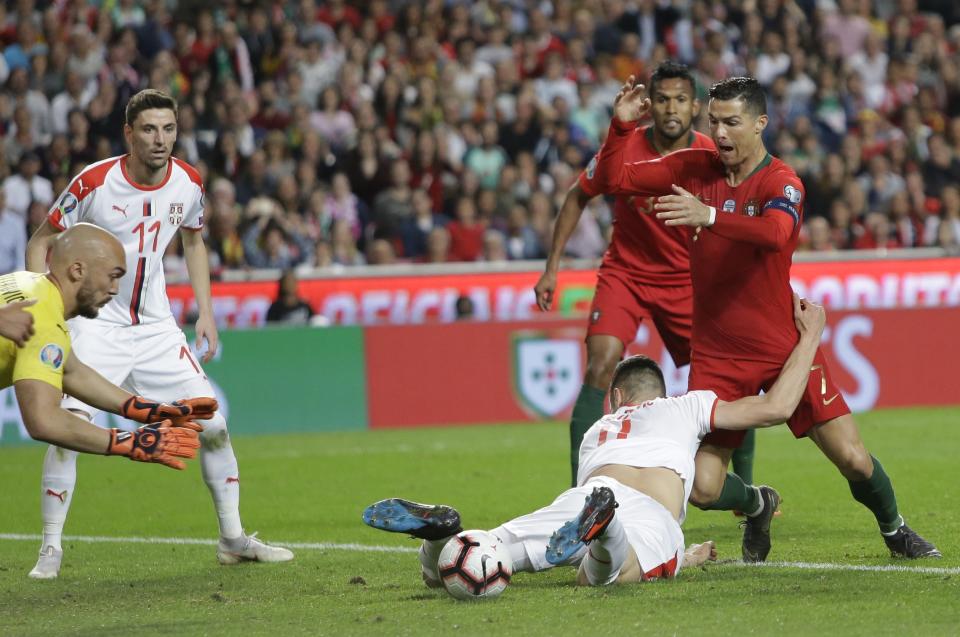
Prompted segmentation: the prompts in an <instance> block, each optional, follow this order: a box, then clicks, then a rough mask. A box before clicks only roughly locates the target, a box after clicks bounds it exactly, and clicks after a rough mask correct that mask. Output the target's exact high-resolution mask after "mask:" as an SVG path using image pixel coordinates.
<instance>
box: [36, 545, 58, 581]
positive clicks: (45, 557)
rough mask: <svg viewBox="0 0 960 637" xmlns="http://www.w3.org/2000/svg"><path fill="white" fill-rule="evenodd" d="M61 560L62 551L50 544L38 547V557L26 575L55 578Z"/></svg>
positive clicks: (38, 577)
mask: <svg viewBox="0 0 960 637" xmlns="http://www.w3.org/2000/svg"><path fill="white" fill-rule="evenodd" d="M62 561H63V551H58V550H57V549H55V548H53V547H52V546H45V547H43V548H42V549H40V559H38V560H37V565H36V566H34V567H33V570H32V571H30V572H29V573H28V574H27V575H28V576H29V577H32V578H33V579H56V577H57V576H58V575H60V562H62Z"/></svg>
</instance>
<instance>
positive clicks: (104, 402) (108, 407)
mask: <svg viewBox="0 0 960 637" xmlns="http://www.w3.org/2000/svg"><path fill="white" fill-rule="evenodd" d="M63 391H64V393H65V394H68V395H70V396H73V397H74V398H78V399H80V400H82V401H83V402H85V403H86V404H88V405H90V406H91V407H95V408H97V409H99V410H100V411H108V412H110V413H111V414H119V413H120V411H121V409H122V407H123V404H124V403H125V402H127V400H128V399H129V398H130V397H131V396H133V394H131V393H130V392H128V391H126V390H124V389H121V388H120V387H117V386H116V385H114V384H113V383H111V382H110V381H108V380H107V379H106V378H104V377H103V376H101V375H100V374H98V373H97V372H96V370H94V369H93V368H92V367H89V366H87V365H85V364H84V363H83V361H81V360H80V359H79V358H77V356H76V355H75V354H71V355H70V356H69V358H67V363H66V365H64V368H63Z"/></svg>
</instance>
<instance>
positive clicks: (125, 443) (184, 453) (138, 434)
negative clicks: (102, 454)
mask: <svg viewBox="0 0 960 637" xmlns="http://www.w3.org/2000/svg"><path fill="white" fill-rule="evenodd" d="M190 424H195V423H190ZM197 426H199V425H197ZM107 431H109V432H110V444H109V445H108V446H107V455H108V456H127V457H128V458H130V459H131V460H136V461H137V462H158V463H160V464H164V465H167V466H168V467H170V468H172V469H179V470H183V469H186V465H185V464H184V463H183V461H182V460H177V458H187V459H190V458H195V457H196V455H197V449H199V448H200V440H199V438H198V436H197V432H196V431H195V430H194V429H193V428H192V427H186V426H176V425H174V424H173V423H172V422H170V421H169V420H164V421H163V422H160V423H156V424H152V425H144V426H143V427H140V428H139V429H136V430H135V431H122V430H120V429H108V430H107Z"/></svg>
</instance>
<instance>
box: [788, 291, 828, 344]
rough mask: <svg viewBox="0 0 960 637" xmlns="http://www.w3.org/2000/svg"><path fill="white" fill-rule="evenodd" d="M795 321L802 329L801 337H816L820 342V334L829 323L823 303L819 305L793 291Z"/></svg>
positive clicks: (798, 327)
mask: <svg viewBox="0 0 960 637" xmlns="http://www.w3.org/2000/svg"><path fill="white" fill-rule="evenodd" d="M793 322H794V323H796V325H797V330H799V331H800V337H801V338H804V337H806V338H812V339H816V340H815V342H817V343H819V342H820V336H821V335H822V334H823V328H824V326H825V325H826V324H827V312H826V310H824V309H823V306H822V305H818V304H817V303H814V302H813V301H810V300H808V299H801V298H800V296H799V295H798V294H797V293H796V292H794V293H793Z"/></svg>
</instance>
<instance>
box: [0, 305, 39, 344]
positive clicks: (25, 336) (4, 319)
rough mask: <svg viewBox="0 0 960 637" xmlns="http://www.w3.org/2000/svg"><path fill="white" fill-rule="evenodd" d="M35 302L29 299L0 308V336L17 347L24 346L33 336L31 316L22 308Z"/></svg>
mask: <svg viewBox="0 0 960 637" xmlns="http://www.w3.org/2000/svg"><path fill="white" fill-rule="evenodd" d="M36 302H37V300H36V299H30V300H27V301H17V302H16V303H8V304H7V305H4V306H2V307H0V336H3V337H5V338H9V339H10V340H11V341H13V342H14V343H16V344H17V347H23V346H24V345H26V344H27V341H28V340H30V337H31V336H33V314H31V313H30V312H27V311H26V310H25V309H24V308H27V307H30V306H31V305H33V304H34V303H36Z"/></svg>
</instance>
